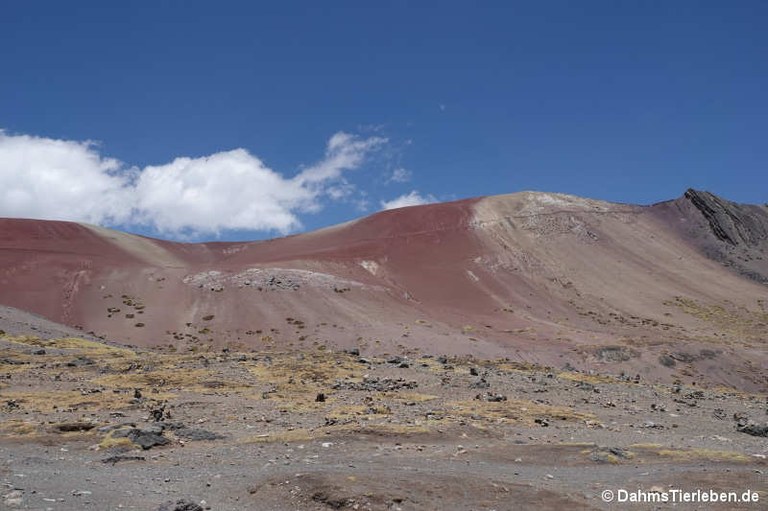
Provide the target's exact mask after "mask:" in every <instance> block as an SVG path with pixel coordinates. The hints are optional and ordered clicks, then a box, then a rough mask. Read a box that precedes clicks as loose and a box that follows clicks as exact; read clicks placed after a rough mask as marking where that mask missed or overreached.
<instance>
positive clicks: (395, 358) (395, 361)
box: [387, 355, 405, 365]
mask: <svg viewBox="0 0 768 511" xmlns="http://www.w3.org/2000/svg"><path fill="white" fill-rule="evenodd" d="M404 361H405V360H404V359H403V357H398V356H397V355H393V356H391V357H389V358H388V359H387V364H392V365H397V364H402V363H403V362H404Z"/></svg>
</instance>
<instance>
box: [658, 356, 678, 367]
mask: <svg viewBox="0 0 768 511" xmlns="http://www.w3.org/2000/svg"><path fill="white" fill-rule="evenodd" d="M659 364H661V365H663V366H664V367H675V366H676V365H677V362H675V359H674V358H672V357H670V356H669V355H661V356H659Z"/></svg>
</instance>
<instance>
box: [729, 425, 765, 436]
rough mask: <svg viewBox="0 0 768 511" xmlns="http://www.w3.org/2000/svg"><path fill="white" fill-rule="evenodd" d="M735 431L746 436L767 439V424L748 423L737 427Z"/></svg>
mask: <svg viewBox="0 0 768 511" xmlns="http://www.w3.org/2000/svg"><path fill="white" fill-rule="evenodd" d="M736 431H738V432H739V433H746V434H747V435H752V436H759V437H764V438H768V424H762V425H761V424H755V423H751V422H750V423H748V424H745V425H743V426H737V427H736Z"/></svg>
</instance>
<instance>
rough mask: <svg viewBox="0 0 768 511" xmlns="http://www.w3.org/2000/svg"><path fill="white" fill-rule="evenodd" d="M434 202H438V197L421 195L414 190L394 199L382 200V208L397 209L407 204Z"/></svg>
mask: <svg viewBox="0 0 768 511" xmlns="http://www.w3.org/2000/svg"><path fill="white" fill-rule="evenodd" d="M433 202H437V198H436V197H435V196H434V195H431V194H427V195H421V194H420V193H419V192H417V191H416V190H413V191H411V193H406V194H404V195H401V196H400V197H396V198H394V199H392V200H389V201H381V209H396V208H405V207H407V206H420V205H422V204H431V203H433Z"/></svg>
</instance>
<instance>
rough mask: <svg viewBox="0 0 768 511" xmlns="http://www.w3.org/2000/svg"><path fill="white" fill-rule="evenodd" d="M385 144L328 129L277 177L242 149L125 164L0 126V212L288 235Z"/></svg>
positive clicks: (345, 187) (199, 231)
mask: <svg viewBox="0 0 768 511" xmlns="http://www.w3.org/2000/svg"><path fill="white" fill-rule="evenodd" d="M386 142H387V140H386V139H384V138H380V137H371V138H359V137H357V136H354V135H351V134H348V133H342V132H340V133H336V134H335V135H333V136H332V137H331V138H330V140H329V141H328V145H327V148H326V151H325V155H324V157H323V158H322V159H321V160H320V161H318V162H316V163H315V164H313V165H310V166H308V167H306V168H304V169H302V170H301V171H300V172H299V173H298V174H296V175H295V176H293V177H286V176H284V175H282V174H280V173H278V172H276V171H274V170H272V169H270V168H269V167H267V166H266V165H265V164H264V163H263V162H262V161H261V160H260V159H259V158H257V157H256V156H254V155H252V154H250V153H249V152H248V151H246V150H244V149H235V150H232V151H223V152H219V153H215V154H212V155H210V156H206V157H202V158H188V157H179V158H176V159H174V160H173V161H171V162H170V163H167V164H164V165H155V166H148V167H145V168H144V169H137V168H131V167H128V166H126V165H125V164H123V163H121V162H119V161H117V160H115V159H112V158H107V157H104V156H102V155H101V154H100V153H99V151H98V147H97V146H96V145H95V144H93V143H90V142H78V141H70V140H53V139H48V138H40V137H32V136H28V135H8V134H6V133H4V132H2V131H0V216H11V217H26V218H40V219H52V220H71V221H82V222H89V223H95V224H102V225H134V226H136V225H144V226H149V227H151V228H153V229H155V230H157V231H158V232H162V233H164V234H170V235H181V236H184V235H189V234H195V235H203V234H216V233H220V232H221V231H225V230H233V229H242V230H270V231H279V232H282V233H285V232H290V231H292V230H295V229H297V228H299V227H300V226H301V223H300V220H299V217H298V214H299V213H307V212H313V211H318V210H319V209H321V208H322V199H323V198H326V199H328V200H339V199H340V198H342V197H345V196H347V195H349V194H350V193H351V191H352V190H354V187H353V185H351V184H350V183H349V182H347V181H346V179H344V177H343V174H344V172H346V171H349V170H353V169H356V168H359V167H360V166H361V165H362V164H363V163H364V161H365V160H366V158H367V157H368V156H369V155H370V153H371V152H372V151H374V150H376V149H377V148H379V147H380V146H381V145H383V144H385V143H386Z"/></svg>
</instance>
